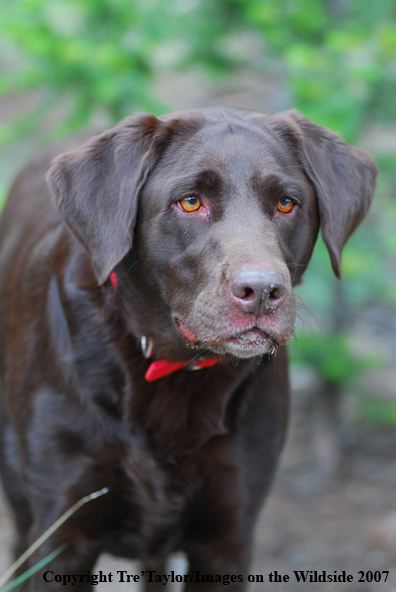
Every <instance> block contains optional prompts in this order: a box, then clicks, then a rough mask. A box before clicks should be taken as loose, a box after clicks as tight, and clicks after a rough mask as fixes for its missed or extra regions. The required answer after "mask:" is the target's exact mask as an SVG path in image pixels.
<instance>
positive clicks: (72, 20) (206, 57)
mask: <svg viewBox="0 0 396 592" xmlns="http://www.w3.org/2000/svg"><path fill="white" fill-rule="evenodd" d="M0 10H1V19H0V33H1V37H0V94H7V93H11V92H18V91H21V92H23V91H26V90H32V89H35V90H37V91H38V95H39V100H38V101H37V104H36V107H35V108H34V110H33V111H32V112H30V113H28V114H27V115H25V116H24V117H23V118H22V119H17V120H16V121H14V122H12V123H11V124H7V125H3V126H2V127H1V128H0V145H1V144H4V143H9V142H11V141H14V140H17V139H18V138H21V137H23V136H24V135H26V134H27V133H29V132H30V131H32V130H33V129H35V127H36V126H37V125H38V123H39V122H40V121H41V120H42V119H43V118H44V116H45V115H46V114H47V113H48V112H49V110H50V109H51V108H53V107H54V105H56V104H57V103H58V102H59V100H61V101H62V102H63V104H64V105H65V106H66V107H65V113H66V117H65V118H64V120H63V121H62V122H61V123H60V124H59V123H58V125H57V127H56V134H58V135H62V134H66V133H70V132H71V131H73V130H75V129H78V128H81V127H83V126H86V125H89V124H90V123H91V122H92V120H93V117H94V116H95V115H96V114H97V113H98V112H99V113H104V114H105V115H106V117H107V118H108V120H109V123H115V122H116V121H118V120H119V119H121V118H122V117H124V116H125V115H128V114H130V113H132V112H133V111H136V110H147V111H151V112H153V113H155V114H158V113H159V112H163V111H165V110H166V108H165V106H164V105H162V102H161V98H160V97H157V96H155V93H154V92H153V90H152V89H153V87H152V84H151V83H152V81H153V79H154V78H155V76H156V74H157V73H158V72H159V71H161V72H164V71H165V72H167V71H169V72H170V71H174V70H175V69H183V68H184V69H188V68H200V69H201V70H203V71H204V72H205V73H206V74H207V75H208V76H209V77H211V80H212V82H213V83H214V82H216V81H217V82H224V81H225V80H226V79H227V76H231V74H232V75H233V76H234V77H235V73H238V72H240V71H242V70H246V69H250V70H254V71H255V72H259V73H260V72H261V73H263V75H265V74H266V72H271V73H272V74H274V73H276V75H277V76H278V77H279V79H280V80H281V81H282V83H283V84H284V85H285V86H286V87H287V88H288V90H289V92H290V97H291V104H290V106H291V107H296V108H298V109H299V110H300V111H301V112H302V113H304V115H306V116H307V117H309V118H310V119H312V120H313V121H314V122H316V123H318V124H321V125H324V126H326V127H329V128H331V129H333V130H335V131H337V132H339V133H340V134H341V135H342V136H343V137H344V138H345V139H346V140H347V141H348V142H358V141H359V137H360V135H361V133H362V132H363V131H364V130H365V129H367V128H368V127H373V126H375V125H378V124H381V125H385V126H386V125H388V124H393V125H394V124H395V97H396V3H395V1H394V0H376V2H371V3H370V2H362V1H361V0H277V1H276V2H275V1H274V0H167V1H166V2H164V1H162V0H145V2H141V1H138V0H129V1H128V2H125V1H124V0H51V1H50V2H47V1H46V0H13V1H12V2H9V1H8V0H0ZM246 39H247V40H248V41H247V42H246ZM249 44H250V46H254V47H255V50H254V51H251V47H250V49H249ZM257 48H258V49H257ZM235 79H236V80H237V77H236V78H235ZM378 164H379V166H380V169H381V173H382V175H381V177H380V181H379V190H378V193H377V195H378V199H377V201H376V203H375V204H374V206H373V210H372V213H371V216H370V217H369V219H368V221H367V222H366V223H365V225H364V229H361V230H359V231H358V232H357V233H356V235H355V236H354V237H353V238H352V240H351V241H350V243H349V244H348V246H347V247H346V249H345V252H344V255H343V267H342V269H343V279H344V282H343V286H344V287H343V289H342V291H340V289H339V287H337V283H336V280H335V279H334V278H332V277H331V270H330V265H329V259H328V255H327V253H326V250H325V247H324V245H323V243H322V242H319V245H318V247H317V249H316V251H315V254H314V257H313V261H312V265H311V269H310V270H309V272H308V273H307V276H306V279H305V283H304V285H303V286H302V287H301V288H300V289H299V294H300V295H301V298H302V300H303V302H306V303H307V305H308V306H309V307H310V308H311V309H312V310H313V314H314V316H317V317H318V318H320V322H321V327H320V331H319V330H318V331H316V332H315V331H313V333H312V334H311V333H310V332H309V331H308V332H306V333H305V334H304V333H303V334H302V335H301V336H300V337H299V339H298V344H297V347H295V348H294V351H295V352H296V353H295V359H296V360H297V361H299V362H304V363H306V364H311V365H312V366H313V367H314V368H315V369H316V370H317V371H318V372H319V374H320V375H321V376H322V378H323V380H325V381H331V382H338V383H342V382H343V381H345V380H347V379H351V378H353V377H355V376H358V375H360V374H361V373H362V372H363V369H364V367H367V366H370V363H369V360H368V359H366V360H365V359H363V361H362V360H360V361H359V360H357V358H356V354H355V353H354V352H353V350H352V349H351V347H350V345H349V344H348V339H347V337H346V336H345V331H346V330H347V328H348V323H349V321H350V317H351V315H352V313H353V314H355V315H357V314H358V313H359V310H362V309H363V307H367V306H369V305H373V304H375V305H376V306H378V305H379V304H381V303H382V304H384V305H386V306H393V307H394V306H396V290H395V287H396V285H395V284H396V280H395V277H394V276H395V273H394V270H395V267H396V202H395V200H394V198H393V194H394V191H395V187H396V173H395V171H396V156H395V155H394V154H393V155H392V154H391V155H386V154H383V155H380V157H379V159H378ZM389 270H393V272H392V271H391V272H390V271H389ZM373 273H375V281H373ZM302 313H304V311H303V310H302ZM319 333H320V334H319Z"/></svg>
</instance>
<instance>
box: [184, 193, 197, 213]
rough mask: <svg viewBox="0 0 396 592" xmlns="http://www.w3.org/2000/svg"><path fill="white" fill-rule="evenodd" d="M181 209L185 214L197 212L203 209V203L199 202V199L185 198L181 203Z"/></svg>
mask: <svg viewBox="0 0 396 592" xmlns="http://www.w3.org/2000/svg"><path fill="white" fill-rule="evenodd" d="M179 204H180V207H181V208H182V210H184V211H185V212H196V211H197V210H199V208H200V207H201V202H200V201H199V199H198V197H193V196H191V197H183V199H181V200H180V201H179Z"/></svg>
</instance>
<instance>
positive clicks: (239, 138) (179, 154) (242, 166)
mask: <svg viewBox="0 0 396 592" xmlns="http://www.w3.org/2000/svg"><path fill="white" fill-rule="evenodd" d="M183 127H184V130H185V128H186V127H187V129H188V120H186V121H184V122H183ZM165 159H166V161H167V162H168V164H171V165H172V167H173V170H174V171H175V173H177V172H179V171H180V173H181V172H182V171H184V172H185V171H187V170H191V171H192V170H196V171H197V170H199V169H201V170H203V169H205V170H206V169H211V170H217V171H218V172H219V173H220V174H227V175H229V174H232V173H235V174H253V173H254V172H259V171H262V172H263V174H265V172H266V171H268V172H270V173H272V172H274V171H276V170H282V169H283V168H284V167H288V166H290V164H291V160H292V156H291V153H290V152H289V151H288V149H287V145H286V144H285V143H284V141H282V139H281V137H280V136H279V135H277V134H274V133H273V131H272V130H271V129H270V128H268V129H267V127H266V125H265V118H264V117H263V118H261V120H255V119H253V118H252V119H251V120H249V119H248V120H246V121H245V120H243V119H240V118H230V117H228V118H223V117H218V118H215V117H205V118H202V119H201V122H200V126H199V127H195V129H194V131H193V133H191V135H187V134H186V135H184V137H183V138H182V139H181V140H180V139H179V138H178V137H176V139H175V141H174V142H172V143H171V145H170V146H169V148H168V150H167V154H166V155H165Z"/></svg>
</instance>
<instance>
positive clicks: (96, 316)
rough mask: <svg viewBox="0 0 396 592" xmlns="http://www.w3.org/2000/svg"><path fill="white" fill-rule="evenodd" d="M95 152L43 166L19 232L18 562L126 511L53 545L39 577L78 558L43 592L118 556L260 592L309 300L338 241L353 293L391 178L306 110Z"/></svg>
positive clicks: (165, 121) (75, 147)
mask: <svg viewBox="0 0 396 592" xmlns="http://www.w3.org/2000/svg"><path fill="white" fill-rule="evenodd" d="M80 141H81V140H79V139H69V140H68V141H67V142H66V144H63V145H61V146H57V147H56V148H55V149H54V148H52V149H50V150H47V151H46V153H45V154H43V155H41V156H38V157H37V158H36V159H35V161H34V162H32V163H31V164H30V165H29V166H28V167H27V168H26V169H25V170H24V171H23V172H22V173H21V174H20V175H19V177H18V178H17V179H16V181H15V183H14V185H13V187H12V189H11V192H10V195H9V199H8V201H7V204H6V206H5V208H4V211H3V215H2V219H1V227H0V228H1V229H0V237H1V250H0V305H1V311H0V315H1V316H0V353H1V355H0V359H1V362H0V363H1V390H2V412H1V424H2V436H1V438H2V453H1V470H2V476H3V483H4V487H5V490H6V492H7V494H8V497H9V499H10V502H11V504H12V507H13V509H14V511H15V517H16V525H17V529H18V544H17V554H20V553H22V552H23V551H24V550H25V549H26V547H27V546H28V545H29V544H31V543H32V542H33V541H35V540H36V539H37V538H38V537H39V536H40V535H41V534H42V533H43V532H44V531H45V530H46V529H47V528H48V527H49V526H50V525H51V524H53V523H54V522H55V520H57V519H58V518H59V516H60V515H61V514H62V513H63V512H65V511H66V510H67V509H68V508H70V507H71V506H72V505H73V504H74V503H76V502H77V501H78V500H79V499H80V498H82V497H83V496H86V495H88V494H91V493H92V492H95V491H98V490H101V489H102V488H108V493H107V494H106V495H103V496H101V497H98V498H97V499H95V500H93V501H91V502H90V503H88V504H86V505H84V507H82V508H80V509H79V510H78V511H77V512H76V513H75V514H74V515H73V516H72V517H71V518H70V519H69V520H68V521H67V522H65V523H64V524H63V526H62V527H61V528H59V529H58V530H57V531H56V532H55V534H53V535H52V536H51V537H50V538H49V539H48V540H47V541H46V543H45V544H44V545H42V547H41V548H40V549H39V551H37V553H36V554H35V556H34V560H32V563H33V564H34V563H36V562H38V561H39V560H40V559H42V558H43V557H45V556H47V555H48V554H49V553H50V552H52V551H53V550H54V549H57V548H58V547H59V545H61V544H63V543H66V544H67V547H66V549H65V550H64V551H63V552H62V553H61V554H59V555H58V556H57V557H56V558H55V559H53V560H52V562H51V563H50V564H49V566H45V567H43V568H42V569H41V570H39V572H38V573H36V574H35V575H34V576H32V578H31V579H30V580H29V582H28V584H27V585H26V588H23V589H24V590H25V589H27V590H30V591H39V590H46V591H48V592H51V591H57V590H60V589H64V588H63V584H64V581H63V583H62V581H61V576H62V575H64V574H69V575H71V576H76V575H77V576H78V575H79V574H80V579H78V578H77V580H78V581H75V582H74V583H73V585H74V590H75V591H76V592H77V591H78V592H86V591H88V590H90V589H91V584H92V583H94V580H92V579H90V576H89V575H86V576H85V577H83V576H82V575H81V574H89V573H91V572H92V570H93V568H94V565H95V562H96V560H97V558H98V556H99V555H100V554H101V553H102V552H108V553H112V554H114V555H117V556H122V557H128V558H138V559H140V560H141V561H142V563H143V565H144V567H145V569H146V571H147V573H149V575H148V576H147V577H146V579H147V589H149V590H155V589H157V588H158V589H162V586H163V581H160V579H158V578H159V577H160V578H161V577H162V575H161V574H165V573H166V571H164V570H165V567H164V566H165V562H166V559H167V557H168V556H169V555H170V554H171V553H173V552H175V551H183V552H184V553H185V554H186V556H187V559H188V564H189V571H188V574H186V575H185V576H184V581H185V582H186V583H185V590H186V591H188V592H194V591H195V590H201V589H202V582H205V586H204V587H205V590H206V591H207V592H211V591H212V590H218V589H219V587H220V586H221V585H224V583H226V584H227V585H228V586H229V588H228V589H229V590H232V591H238V592H240V591H242V590H244V589H245V587H246V585H247V574H248V568H249V561H250V557H251V552H252V539H253V531H254V525H255V521H256V517H257V513H258V511H259V509H260V507H261V505H262V502H263V500H264V498H265V496H266V495H267V493H268V491H269V488H270V485H271V482H272V480H273V477H274V473H275V470H276V466H277V461H278V457H279V454H280V451H281V448H282V445H283V442H284V438H285V430H286V426H287V417H288V397H289V388H288V377H287V355H286V348H285V345H286V344H287V343H288V342H290V340H291V339H292V337H293V327H294V322H295V314H296V305H295V298H294V295H293V286H294V285H296V284H297V283H298V282H299V281H300V279H301V277H302V275H303V273H304V270H305V269H306V267H307V266H308V263H309V260H310V257H311V254H312V250H313V247H314V245H315V241H316V238H317V235H318V231H319V227H320V229H321V232H322V235H323V239H324V242H325V244H326V246H327V249H328V251H329V254H330V258H331V263H332V267H333V270H334V272H335V274H336V275H337V276H338V277H340V258H341V251H342V248H343V246H344V244H345V242H346V241H347V239H348V238H349V236H350V235H351V234H352V232H353V231H354V230H355V229H356V227H357V226H358V224H359V223H360V222H361V220H362V219H363V217H364V215H365V214H366V212H367V210H368V208H369V205H370V202H371V199H372V196H373V190H374V185H375V178H376V174H377V170H376V167H375V165H374V163H373V161H372V159H371V158H370V156H368V155H367V154H366V153H365V152H363V151H362V150H360V149H358V148H355V147H351V146H349V145H347V144H346V143H345V142H344V141H343V140H342V139H341V138H340V137H339V136H338V135H337V134H335V133H333V132H331V131H329V130H327V129H325V128H323V127H320V126H318V125H315V124H313V123H311V122H310V121H309V120H308V119H306V118H305V117H303V116H302V115H300V114H299V113H298V112H297V111H289V112H285V113H281V114H279V115H266V114H264V113H261V112H258V111H248V110H242V109H226V108H209V109H201V110H195V111H182V112H177V113H171V114H168V115H164V116H161V117H158V118H156V117H154V116H152V115H148V114H138V115H135V116H132V117H127V118H126V119H124V120H123V121H122V122H121V123H119V124H118V125H116V126H115V127H113V128H112V129H110V130H108V131H106V132H104V133H102V134H101V135H98V136H95V137H94V138H92V139H90V140H88V141H87V142H85V143H83V145H80V144H79V142H80ZM64 150H68V152H67V153H65V154H62V155H60V156H58V157H57V158H55V160H53V161H52V164H51V166H50V164H49V163H50V161H51V160H52V158H53V157H54V156H55V155H56V154H59V153H60V152H62V151H64ZM49 166H50V168H49V172H48V174H47V177H46V180H47V185H46V182H45V172H46V171H47V170H48V167H49ZM194 370H195V371H194ZM88 570H91V572H90V571H88ZM161 570H162V571H161ZM150 574H151V575H150ZM146 575H147V574H146ZM205 578H206V579H205Z"/></svg>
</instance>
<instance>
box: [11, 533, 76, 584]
mask: <svg viewBox="0 0 396 592" xmlns="http://www.w3.org/2000/svg"><path fill="white" fill-rule="evenodd" d="M66 547H67V545H66V543H63V545H60V547H58V548H57V549H55V551H52V553H50V554H49V555H47V557H44V559H42V560H41V561H39V562H38V563H36V565H33V567H31V568H29V569H28V570H26V571H24V572H23V574H21V575H20V576H18V577H17V578H15V580H12V582H10V583H9V584H7V585H6V586H4V588H1V589H0V592H9V590H14V589H15V588H17V587H18V586H20V585H21V584H23V582H24V581H25V580H27V579H28V578H30V576H32V575H33V574H35V573H36V571H38V570H39V569H41V568H42V567H44V565H46V564H47V563H49V562H50V561H52V559H54V558H55V557H56V556H57V555H59V553H62V551H63V550H64V549H66Z"/></svg>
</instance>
